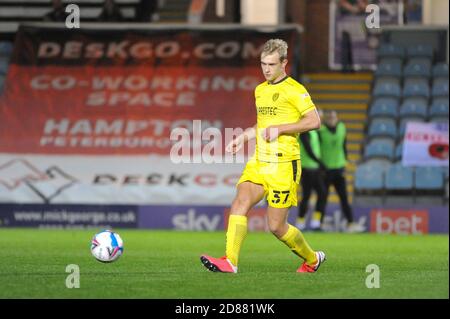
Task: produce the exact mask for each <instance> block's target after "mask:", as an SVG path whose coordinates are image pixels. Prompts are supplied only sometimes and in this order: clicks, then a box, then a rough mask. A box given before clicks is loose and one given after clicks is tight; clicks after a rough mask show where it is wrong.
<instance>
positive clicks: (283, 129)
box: [261, 108, 320, 142]
mask: <svg viewBox="0 0 450 319" xmlns="http://www.w3.org/2000/svg"><path fill="white" fill-rule="evenodd" d="M319 128H320V117H319V114H318V113H317V110H316V108H311V109H310V110H309V111H308V112H306V113H305V114H303V116H302V117H301V118H300V120H298V121H297V122H294V123H288V124H279V125H271V126H269V127H267V128H266V129H265V130H263V131H262V133H261V134H262V137H263V138H264V139H265V140H266V141H268V142H271V141H273V140H275V139H276V138H278V136H280V135H282V134H295V133H304V132H307V131H311V130H316V129H319Z"/></svg>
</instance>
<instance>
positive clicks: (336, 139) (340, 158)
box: [319, 122, 347, 169]
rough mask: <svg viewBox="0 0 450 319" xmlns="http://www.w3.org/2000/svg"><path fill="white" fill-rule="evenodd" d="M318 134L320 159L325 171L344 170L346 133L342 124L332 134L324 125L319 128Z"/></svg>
mask: <svg viewBox="0 0 450 319" xmlns="http://www.w3.org/2000/svg"><path fill="white" fill-rule="evenodd" d="M319 134H320V154H321V156H322V158H321V159H322V162H323V163H324V164H325V166H326V167H327V169H338V168H344V167H345V164H346V163H347V160H346V159H345V151H344V143H345V136H346V134H347V132H346V129H345V125H344V123H342V122H339V123H338V124H337V127H336V132H335V133H334V134H333V133H332V132H331V131H330V130H329V129H328V128H327V127H326V126H325V125H324V126H322V127H321V128H320V130H319Z"/></svg>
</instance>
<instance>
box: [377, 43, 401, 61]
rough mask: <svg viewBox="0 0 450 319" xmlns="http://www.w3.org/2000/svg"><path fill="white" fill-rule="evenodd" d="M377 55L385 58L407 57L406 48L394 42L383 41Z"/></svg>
mask: <svg viewBox="0 0 450 319" xmlns="http://www.w3.org/2000/svg"><path fill="white" fill-rule="evenodd" d="M377 56H378V58H379V59H383V58H400V59H402V60H403V58H404V57H405V48H403V47H402V46H399V45H395V44H392V43H382V44H381V45H380V47H379V48H378V52H377Z"/></svg>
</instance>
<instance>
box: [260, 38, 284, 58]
mask: <svg viewBox="0 0 450 319" xmlns="http://www.w3.org/2000/svg"><path fill="white" fill-rule="evenodd" d="M287 49H288V44H287V43H286V41H284V40H281V39H270V40H269V41H267V42H266V43H265V44H264V47H263V50H262V52H261V56H266V55H269V54H272V53H275V52H278V55H279V56H280V62H282V61H284V60H286V59H287Z"/></svg>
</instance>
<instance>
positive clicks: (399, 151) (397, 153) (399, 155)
mask: <svg viewBox="0 0 450 319" xmlns="http://www.w3.org/2000/svg"><path fill="white" fill-rule="evenodd" d="M402 157H403V142H400V143H398V144H397V146H396V147H395V151H394V159H395V160H396V161H398V160H401V158H402Z"/></svg>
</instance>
